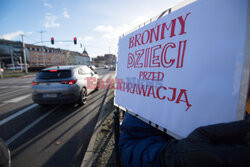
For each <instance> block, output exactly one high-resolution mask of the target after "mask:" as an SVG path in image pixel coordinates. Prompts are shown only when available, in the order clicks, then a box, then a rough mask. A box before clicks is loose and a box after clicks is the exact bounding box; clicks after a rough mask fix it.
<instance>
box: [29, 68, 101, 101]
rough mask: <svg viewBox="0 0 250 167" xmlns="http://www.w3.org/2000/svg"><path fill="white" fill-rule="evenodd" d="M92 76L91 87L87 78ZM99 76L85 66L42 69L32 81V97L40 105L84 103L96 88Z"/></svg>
mask: <svg viewBox="0 0 250 167" xmlns="http://www.w3.org/2000/svg"><path fill="white" fill-rule="evenodd" d="M88 77H94V78H95V79H93V78H92V81H93V82H92V83H91V85H92V87H88V86H87V78H88ZM98 78H99V76H98V75H97V74H96V73H95V72H93V71H92V70H91V69H90V68H89V67H87V66H58V67H50V68H46V69H43V70H42V71H40V72H39V73H38V74H37V77H36V78H35V79H34V81H33V82H32V91H33V92H32V99H33V101H34V102H35V103H38V104H40V105H45V104H59V103H60V104H64V103H78V104H80V105H83V104H85V102H86V96H87V95H88V94H89V93H91V92H92V91H93V90H95V89H96V88H97V80H98Z"/></svg>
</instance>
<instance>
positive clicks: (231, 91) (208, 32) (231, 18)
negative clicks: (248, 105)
mask: <svg viewBox="0 0 250 167" xmlns="http://www.w3.org/2000/svg"><path fill="white" fill-rule="evenodd" d="M247 6H248V2H247V0H240V1H238V0H198V1H196V2H194V3H192V4H189V5H187V6H185V7H183V8H181V9H179V10H177V11H174V12H172V13H170V14H168V15H166V16H164V17H162V18H160V19H158V20H156V21H154V22H152V23H150V24H148V25H146V26H144V27H142V28H140V29H138V30H136V31H134V32H132V33H130V34H128V35H126V36H124V37H122V38H120V40H119V51H118V63H117V76H116V79H117V82H116V92H115V104H116V105H119V106H122V107H124V108H126V109H128V110H129V111H131V112H132V113H134V114H137V115H139V116H140V117H142V118H145V119H146V120H149V121H151V122H152V123H155V124H157V125H159V126H161V127H163V128H166V129H167V130H169V131H171V132H173V133H175V134H177V135H178V136H181V137H186V136H187V135H188V134H189V133H190V132H191V131H192V130H194V129H195V128H197V127H199V126H203V125H210V124H215V123H222V122H231V121H235V120H236V113H237V105H238V99H239V91H240V81H241V74H242V68H243V61H244V48H245V40H246V39H245V38H246V25H247Z"/></svg>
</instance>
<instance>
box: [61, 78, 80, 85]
mask: <svg viewBox="0 0 250 167" xmlns="http://www.w3.org/2000/svg"><path fill="white" fill-rule="evenodd" d="M76 81H77V79H75V80H68V81H62V82H61V84H69V85H73V84H75V83H76Z"/></svg>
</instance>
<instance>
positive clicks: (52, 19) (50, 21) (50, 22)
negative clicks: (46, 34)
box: [44, 13, 60, 28]
mask: <svg viewBox="0 0 250 167" xmlns="http://www.w3.org/2000/svg"><path fill="white" fill-rule="evenodd" d="M57 18H58V17H57V16H55V15H53V14H51V13H46V14H45V23H44V27H45V28H52V27H60V24H59V23H57V22H56V20H57Z"/></svg>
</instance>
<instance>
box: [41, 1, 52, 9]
mask: <svg viewBox="0 0 250 167" xmlns="http://www.w3.org/2000/svg"><path fill="white" fill-rule="evenodd" d="M43 6H45V7H47V8H52V5H51V4H49V3H47V2H44V3H43Z"/></svg>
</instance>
